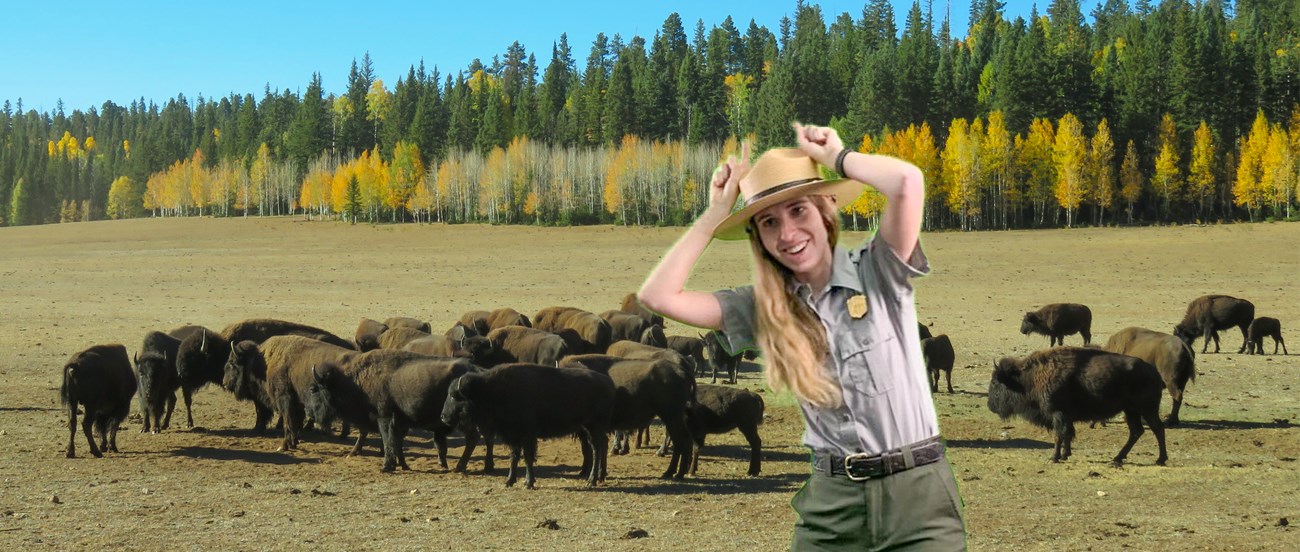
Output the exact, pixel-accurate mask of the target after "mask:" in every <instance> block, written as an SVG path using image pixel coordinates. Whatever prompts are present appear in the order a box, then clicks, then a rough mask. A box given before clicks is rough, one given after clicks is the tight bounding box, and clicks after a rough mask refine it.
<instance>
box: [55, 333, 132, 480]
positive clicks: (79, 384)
mask: <svg viewBox="0 0 1300 552" xmlns="http://www.w3.org/2000/svg"><path fill="white" fill-rule="evenodd" d="M62 379H63V385H62V386H61V387H60V388H59V400H60V401H61V402H62V403H63V404H64V405H66V406H67V407H68V458H76V456H77V451H76V445H74V442H75V441H76V439H77V405H78V404H80V405H81V406H83V407H85V409H86V414H85V418H83V419H82V422H81V430H82V432H83V433H85V434H86V444H87V445H89V446H90V454H93V455H94V456H95V457H96V458H102V457H103V456H104V453H103V452H101V450H111V451H113V452H118V450H117V428H118V426H120V425H122V420H125V419H126V415H127V414H129V413H130V412H131V397H134V396H135V389H136V383H135V374H133V373H132V372H131V359H130V357H128V356H127V355H126V347H124V346H122V345H119V344H116V343H114V344H109V345H95V346H93V347H91V348H89V349H86V350H84V351H81V352H79V353H77V354H75V355H72V358H71V359H68V362H67V363H66V364H64V365H63V378H62ZM91 426H94V429H95V432H96V433H99V446H98V447H96V446H95V438H94V436H93V435H91Z"/></svg>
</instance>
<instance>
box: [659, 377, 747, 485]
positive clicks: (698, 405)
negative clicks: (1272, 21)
mask: <svg viewBox="0 0 1300 552" xmlns="http://www.w3.org/2000/svg"><path fill="white" fill-rule="evenodd" d="M763 407H764V405H763V397H760V396H759V395H758V393H754V392H753V391H747V390H745V389H741V388H738V387H723V386H720V385H701V386H699V387H698V388H697V389H696V390H695V401H694V402H693V403H692V404H691V407H690V409H689V410H688V411H687V413H686V425H687V427H688V428H689V429H690V432H691V435H692V436H693V437H694V441H695V461H694V462H693V463H692V464H691V475H695V471H696V469H697V468H699V465H700V454H701V452H700V451H701V450H703V449H704V437H705V436H706V435H709V434H718V433H726V432H728V431H731V430H733V429H739V430H740V434H741V435H744V436H745V441H747V442H749V471H748V473H749V475H751V476H756V475H758V474H759V472H760V471H762V469H763V440H762V439H761V438H759V436H758V426H759V424H761V423H763ZM673 442H674V443H678V444H679V446H676V447H674V448H682V447H681V446H680V444H681V443H684V442H685V441H679V440H676V439H674V440H673Z"/></svg>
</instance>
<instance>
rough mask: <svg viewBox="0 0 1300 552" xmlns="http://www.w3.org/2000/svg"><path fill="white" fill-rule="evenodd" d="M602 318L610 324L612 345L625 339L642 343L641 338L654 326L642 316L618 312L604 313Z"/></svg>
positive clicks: (609, 311) (601, 315)
mask: <svg viewBox="0 0 1300 552" xmlns="http://www.w3.org/2000/svg"><path fill="white" fill-rule="evenodd" d="M600 318H601V320H604V321H605V322H606V323H607V324H609V340H610V343H613V342H615V341H621V340H624V339H627V340H629V341H641V336H643V335H645V332H646V330H649V329H650V327H651V326H653V325H654V324H651V323H650V322H649V321H647V320H646V319H644V318H641V317H640V316H637V315H635V314H631V313H626V312H623V311H617V310H607V311H605V312H602V313H600Z"/></svg>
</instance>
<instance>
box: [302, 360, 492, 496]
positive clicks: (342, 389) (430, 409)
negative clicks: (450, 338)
mask: <svg viewBox="0 0 1300 552" xmlns="http://www.w3.org/2000/svg"><path fill="white" fill-rule="evenodd" d="M474 370H475V367H474V365H473V364H471V363H470V362H469V361H468V360H466V359H461V358H430V357H427V356H424V355H420V354H418V353H412V352H409V351H384V350H381V351H373V352H370V353H366V354H363V355H357V356H355V357H353V358H352V359H351V360H350V361H349V362H348V363H347V364H346V365H345V366H340V365H338V364H335V363H325V364H321V365H318V366H316V367H314V368H313V369H311V370H310V374H311V378H312V379H311V384H310V386H309V389H308V391H307V396H309V397H310V398H311V400H310V401H309V403H310V404H311V405H312V408H313V416H319V417H320V418H321V419H325V420H332V419H334V418H339V419H341V420H343V421H345V422H348V423H350V424H352V425H355V426H357V427H359V428H361V430H362V431H363V432H367V431H378V432H379V437H380V440H381V442H382V443H383V449H384V462H383V468H382V469H383V471H386V472H390V471H393V470H394V469H395V468H397V467H399V466H400V467H401V468H402V469H404V470H409V469H410V466H408V465H407V464H406V454H405V453H404V452H403V441H404V440H405V439H406V433H407V431H409V430H410V429H411V428H422V429H427V430H430V431H432V432H433V441H434V444H435V446H436V448H437V450H438V464H439V465H441V466H442V467H443V468H444V469H445V468H446V467H447V435H448V434H449V433H451V429H452V428H451V427H450V426H448V425H446V424H443V423H442V419H441V416H442V408H443V403H444V402H445V401H446V399H447V392H448V389H449V388H450V387H451V382H452V381H454V380H456V379H457V378H459V377H461V376H463V375H465V374H468V373H470V372H473V371H474ZM465 434H466V441H465V451H464V453H463V454H462V455H461V458H460V460H459V461H458V462H457V463H456V470H455V471H457V472H463V471H465V466H466V464H468V463H469V458H470V455H471V454H472V453H473V452H474V443H476V442H477V439H478V432H477V430H476V429H473V428H466V431H465ZM488 450H489V454H488V457H489V461H488V464H489V465H490V463H491V460H490V459H491V452H490V451H491V446H490V445H489V449H488ZM489 469H490V468H489Z"/></svg>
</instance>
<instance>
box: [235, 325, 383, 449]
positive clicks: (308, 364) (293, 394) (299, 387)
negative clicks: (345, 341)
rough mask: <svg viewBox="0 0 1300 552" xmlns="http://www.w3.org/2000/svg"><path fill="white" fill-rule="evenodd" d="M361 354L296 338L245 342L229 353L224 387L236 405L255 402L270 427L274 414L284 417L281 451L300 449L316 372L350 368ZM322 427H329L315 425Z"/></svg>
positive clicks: (260, 424) (260, 421)
mask: <svg viewBox="0 0 1300 552" xmlns="http://www.w3.org/2000/svg"><path fill="white" fill-rule="evenodd" d="M359 354H361V353H359V352H357V351H355V350H352V349H347V348H344V347H339V346H337V345H334V344H331V343H325V342H323V341H316V340H314V339H309V338H306V337H301V336H296V335H278V336H272V337H269V338H267V339H266V341H263V342H262V343H260V344H259V343H256V342H254V341H251V340H245V341H240V342H239V343H237V344H235V347H234V349H232V350H231V351H230V357H229V358H228V359H227V360H226V366H225V371H224V374H223V377H222V386H223V387H225V388H226V390H227V391H230V392H231V393H233V394H234V395H235V398H236V399H239V400H246V401H252V402H253V404H255V405H257V407H256V408H257V412H258V413H259V416H262V417H261V418H259V419H258V420H257V425H258V427H266V424H267V422H269V421H270V418H271V413H272V412H278V413H280V422H281V425H283V426H284V441H283V444H282V445H281V446H280V448H279V449H277V450H280V451H287V450H293V449H295V448H297V447H298V432H299V431H300V430H301V429H302V427H303V426H304V425H305V423H306V409H307V405H306V403H305V400H304V399H305V397H306V396H307V390H308V386H310V385H311V381H312V376H311V368H312V367H313V366H317V365H320V364H324V363H326V362H336V363H346V362H347V361H349V360H350V359H352V357H354V356H356V355H359ZM316 421H317V422H319V423H320V424H321V426H322V428H323V427H325V426H327V425H328V424H327V423H326V422H325V421H322V420H316Z"/></svg>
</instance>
